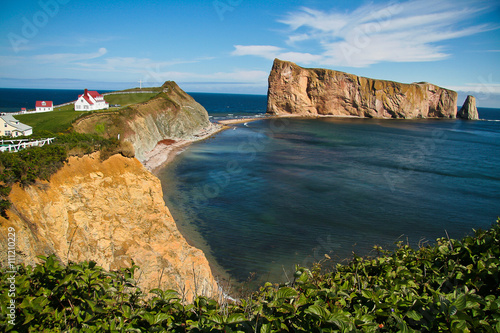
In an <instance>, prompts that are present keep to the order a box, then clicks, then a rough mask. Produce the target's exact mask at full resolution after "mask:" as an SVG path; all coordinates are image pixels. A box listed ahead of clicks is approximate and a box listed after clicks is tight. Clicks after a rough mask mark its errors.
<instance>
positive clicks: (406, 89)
mask: <svg viewBox="0 0 500 333" xmlns="http://www.w3.org/2000/svg"><path fill="white" fill-rule="evenodd" d="M267 113H269V114H273V115H301V116H317V115H338V116H357V117H370V118H407V119H413V118H437V117H443V118H455V117H456V114H457V93H456V92H455V91H452V90H448V89H444V88H440V87H438V86H436V85H433V84H430V83H425V82H422V83H412V84H404V83H398V82H393V81H384V80H375V79H369V78H365V77H361V76H356V75H353V74H348V73H344V72H339V71H334V70H328V69H307V68H302V67H299V66H297V65H296V64H294V63H292V62H288V61H282V60H279V59H275V60H274V64H273V68H272V70H271V73H270V75H269V89H268V101H267Z"/></svg>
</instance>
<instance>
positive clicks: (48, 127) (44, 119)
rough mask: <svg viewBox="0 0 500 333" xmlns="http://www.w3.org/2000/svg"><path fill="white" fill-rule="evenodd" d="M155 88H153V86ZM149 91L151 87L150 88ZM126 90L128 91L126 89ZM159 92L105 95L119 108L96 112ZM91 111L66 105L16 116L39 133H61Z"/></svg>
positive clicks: (149, 97) (150, 96) (125, 105)
mask: <svg viewBox="0 0 500 333" xmlns="http://www.w3.org/2000/svg"><path fill="white" fill-rule="evenodd" d="M152 89H153V88H152ZM148 91H149V88H148ZM124 92H126V91H124ZM157 94H158V93H139V92H138V93H136V94H116V95H107V96H105V97H104V99H105V100H106V102H108V103H109V104H110V105H115V104H119V105H120V107H119V108H114V107H111V108H109V109H108V110H99V111H95V112H109V111H118V110H120V109H121V108H125V107H127V106H129V105H132V104H138V103H143V102H146V101H148V100H150V99H151V98H153V97H155V96H156V95H157ZM87 114H89V112H82V111H75V108H74V105H73V104H70V105H66V106H62V107H59V108H55V109H54V111H51V112H45V113H33V114H23V115H18V116H16V119H18V120H19V121H20V122H22V123H24V124H26V125H29V126H31V127H33V133H34V134H37V133H40V132H43V131H49V132H53V133H60V132H65V131H68V130H69V129H70V128H71V124H72V123H73V121H75V120H76V119H78V118H80V117H82V116H83V115H87Z"/></svg>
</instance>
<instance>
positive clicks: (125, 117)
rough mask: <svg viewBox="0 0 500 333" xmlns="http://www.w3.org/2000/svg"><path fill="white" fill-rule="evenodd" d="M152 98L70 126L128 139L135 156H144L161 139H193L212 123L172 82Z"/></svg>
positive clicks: (87, 118)
mask: <svg viewBox="0 0 500 333" xmlns="http://www.w3.org/2000/svg"><path fill="white" fill-rule="evenodd" d="M162 88H163V92H161V93H159V94H158V95H157V96H156V97H154V98H153V99H151V100H149V101H147V102H145V103H140V104H135V105H132V106H130V107H128V108H125V109H123V110H120V111H118V112H102V113H94V114H91V115H89V116H86V117H83V118H81V119H79V120H77V121H76V122H75V123H74V124H73V127H74V128H75V130H76V131H78V132H81V133H97V134H100V135H103V136H105V137H115V138H116V137H118V135H120V139H121V140H126V141H130V142H131V143H132V145H133V146H134V149H135V157H136V158H137V159H138V160H139V161H141V162H143V161H144V160H145V155H146V153H148V152H149V151H151V150H153V148H154V147H155V146H156V144H157V143H158V142H159V141H161V140H164V139H174V140H182V139H193V138H196V136H197V135H201V133H204V132H207V131H209V129H210V128H211V127H212V124H211V123H210V121H209V118H208V113H207V111H206V110H205V108H204V107H203V106H201V105H200V104H199V103H198V102H196V101H195V100H194V99H193V98H192V97H191V96H189V95H188V94H187V93H185V92H184V91H183V90H182V89H181V88H179V86H178V85H177V84H176V83H175V82H173V81H167V82H165V84H164V85H163V86H162Z"/></svg>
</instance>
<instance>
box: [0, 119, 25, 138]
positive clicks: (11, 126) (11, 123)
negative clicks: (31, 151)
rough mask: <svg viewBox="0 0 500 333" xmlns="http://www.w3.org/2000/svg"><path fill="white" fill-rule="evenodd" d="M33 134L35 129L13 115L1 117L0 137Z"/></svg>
mask: <svg viewBox="0 0 500 333" xmlns="http://www.w3.org/2000/svg"><path fill="white" fill-rule="evenodd" d="M31 134H33V128H32V127H31V126H28V125H26V124H23V123H21V122H19V120H17V119H16V118H14V117H12V116H11V115H5V116H0V136H11V137H16V136H23V135H26V136H27V135H31Z"/></svg>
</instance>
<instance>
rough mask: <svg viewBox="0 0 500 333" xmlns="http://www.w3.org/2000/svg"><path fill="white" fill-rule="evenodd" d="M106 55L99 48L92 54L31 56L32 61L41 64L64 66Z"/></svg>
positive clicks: (103, 49)
mask: <svg viewBox="0 0 500 333" xmlns="http://www.w3.org/2000/svg"><path fill="white" fill-rule="evenodd" d="M106 53H108V50H106V49H105V48H104V47H101V48H100V49H99V50H98V51H97V52H94V53H54V54H41V55H36V56H33V60H35V61H36V62H39V63H42V64H48V63H53V64H66V63H70V62H75V61H82V60H90V59H95V58H99V57H102V56H103V55H105V54H106Z"/></svg>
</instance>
